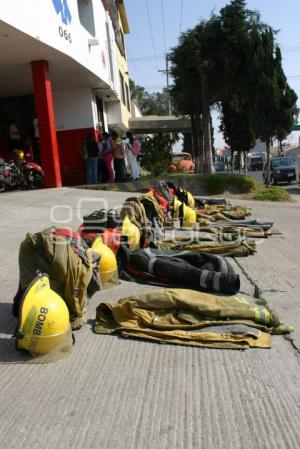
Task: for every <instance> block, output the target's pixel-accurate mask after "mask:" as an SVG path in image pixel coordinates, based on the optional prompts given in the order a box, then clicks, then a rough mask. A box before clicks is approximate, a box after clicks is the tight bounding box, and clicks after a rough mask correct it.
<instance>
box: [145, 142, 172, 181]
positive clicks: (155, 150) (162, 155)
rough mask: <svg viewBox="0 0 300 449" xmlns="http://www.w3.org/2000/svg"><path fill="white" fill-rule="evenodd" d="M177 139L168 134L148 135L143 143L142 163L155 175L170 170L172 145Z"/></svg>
mask: <svg viewBox="0 0 300 449" xmlns="http://www.w3.org/2000/svg"><path fill="white" fill-rule="evenodd" d="M174 142H175V139H170V137H169V135H167V134H155V135H154V136H153V137H146V138H145V139H144V141H143V143H142V153H141V165H142V167H143V168H145V169H146V170H147V171H149V172H150V173H151V174H153V175H154V176H159V175H161V174H163V173H166V172H167V171H168V168H169V166H170V164H171V161H172V145H173V143H174Z"/></svg>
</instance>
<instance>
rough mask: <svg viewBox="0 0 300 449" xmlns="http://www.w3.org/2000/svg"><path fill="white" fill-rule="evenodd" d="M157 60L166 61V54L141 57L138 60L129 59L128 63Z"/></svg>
mask: <svg viewBox="0 0 300 449" xmlns="http://www.w3.org/2000/svg"><path fill="white" fill-rule="evenodd" d="M156 58H157V59H165V55H164V53H159V54H158V55H150V56H139V57H137V58H130V59H128V62H143V61H154V60H155V59H156Z"/></svg>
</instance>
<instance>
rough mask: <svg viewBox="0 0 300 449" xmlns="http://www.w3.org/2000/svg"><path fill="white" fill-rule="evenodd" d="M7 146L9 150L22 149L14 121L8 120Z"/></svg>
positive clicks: (18, 131) (19, 134) (19, 135)
mask: <svg viewBox="0 0 300 449" xmlns="http://www.w3.org/2000/svg"><path fill="white" fill-rule="evenodd" d="M8 137H9V147H10V150H11V151H14V150H20V149H22V139H21V133H20V130H19V128H18V125H17V124H16V122H14V121H13V122H10V124H9V128H8Z"/></svg>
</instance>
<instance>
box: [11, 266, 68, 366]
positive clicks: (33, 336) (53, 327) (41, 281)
mask: <svg viewBox="0 0 300 449" xmlns="http://www.w3.org/2000/svg"><path fill="white" fill-rule="evenodd" d="M16 348H17V349H24V350H26V351H29V352H30V353H31V354H32V355H33V356H36V357H37V356H41V355H46V354H48V355H50V354H51V353H52V355H53V359H58V358H61V357H62V356H65V355H67V354H69V353H70V352H71V350H72V331H71V325H70V317H69V311H68V308H67V305H66V303H65V302H64V301H63V299H62V298H61V297H60V296H59V295H58V294H57V293H55V292H54V291H53V290H51V288H50V282H49V277H48V275H45V274H43V275H39V276H37V277H36V278H35V279H34V280H33V281H32V283H31V284H30V285H29V287H28V288H27V289H26V291H25V293H24V295H23V297H22V299H21V301H20V309H19V323H18V331H17V335H16ZM59 353H60V356H59ZM49 361H53V360H52V358H51V356H49Z"/></svg>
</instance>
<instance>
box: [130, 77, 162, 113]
mask: <svg viewBox="0 0 300 449" xmlns="http://www.w3.org/2000/svg"><path fill="white" fill-rule="evenodd" d="M130 92H131V98H132V100H134V101H135V102H136V103H137V105H138V107H139V108H140V110H141V112H142V114H143V115H168V114H169V106H168V102H169V92H168V90H167V89H163V91H162V92H153V93H149V92H148V91H147V90H146V89H145V88H144V87H142V86H139V85H138V84H135V82H134V81H133V80H130Z"/></svg>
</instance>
